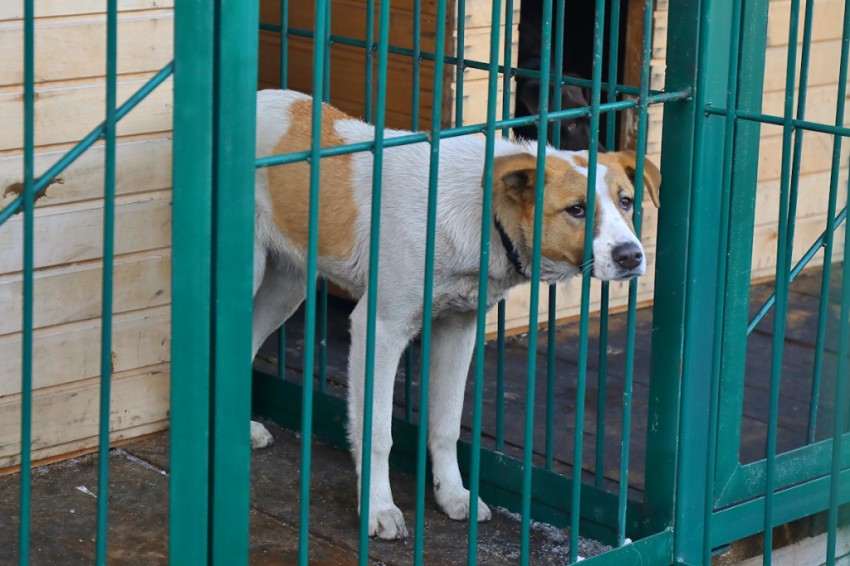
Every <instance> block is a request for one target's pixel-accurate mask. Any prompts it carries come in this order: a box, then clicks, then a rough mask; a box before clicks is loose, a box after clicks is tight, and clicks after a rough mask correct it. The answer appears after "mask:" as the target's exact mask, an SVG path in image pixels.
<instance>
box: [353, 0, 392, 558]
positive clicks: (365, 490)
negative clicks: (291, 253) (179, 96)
mask: <svg viewBox="0 0 850 566" xmlns="http://www.w3.org/2000/svg"><path fill="white" fill-rule="evenodd" d="M378 25H379V33H378V36H379V38H378V96H377V100H376V107H375V150H374V151H375V156H374V161H373V162H372V210H371V215H372V217H371V232H370V234H369V236H370V237H369V286H368V287H369V289H368V291H367V293H368V294H367V299H366V300H367V306H368V308H367V313H366V369H365V373H364V376H365V382H366V383H365V386H364V388H363V442H362V448H363V453H362V458H361V462H362V463H361V475H360V493H361V494H366V496H365V497H361V498H360V549H359V550H360V554H359V563H360V564H361V566H366V564H367V563H368V562H369V497H368V494H369V490H370V487H371V485H372V484H371V481H370V480H371V473H370V472H371V464H372V402H373V399H372V396H373V391H374V383H375V327H376V322H377V314H376V313H377V306H378V258H379V250H380V242H381V183H382V179H383V170H384V126H385V124H386V107H387V56H388V53H389V28H390V0H382V2H381V12H380V20H379V24H378Z"/></svg>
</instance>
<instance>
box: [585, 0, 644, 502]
mask: <svg viewBox="0 0 850 566" xmlns="http://www.w3.org/2000/svg"><path fill="white" fill-rule="evenodd" d="M610 22H611V27H610V34H609V41H610V44H609V47H608V102H614V101H616V100H617V68H618V65H619V63H618V59H619V47H620V0H612V4H611V16H610ZM606 125H607V128H606V132H605V144H606V145H607V147H608V149H609V150H611V149H614V134H615V129H616V125H617V119H616V114H608V115H607V117H606ZM642 135H643V133H641V132H640V131H638V136H639V137H640V136H642ZM635 203H637V199H635ZM610 296H611V290H610V284H609V283H608V281H603V282H602V290H601V293H600V306H599V375H597V386H596V387H597V389H596V391H597V396H596V447H595V453H596V465H595V466H594V479H593V483H594V485H595V486H596V487H602V482H603V480H604V478H605V412H606V406H605V401H606V398H607V395H608V388H607V385H608V307H609V303H610ZM627 355H628V353H627ZM624 424H625V423H624ZM620 481H621V482H622V478H621V479H620Z"/></svg>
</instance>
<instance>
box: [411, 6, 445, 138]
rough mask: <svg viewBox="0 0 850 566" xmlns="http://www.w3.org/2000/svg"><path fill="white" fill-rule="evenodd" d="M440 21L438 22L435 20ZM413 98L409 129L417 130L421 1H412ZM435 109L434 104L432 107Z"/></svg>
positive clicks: (420, 71)
mask: <svg viewBox="0 0 850 566" xmlns="http://www.w3.org/2000/svg"><path fill="white" fill-rule="evenodd" d="M437 21H440V20H437ZM412 63H413V69H412V71H413V85H412V86H413V97H412V100H411V103H410V129H411V130H413V131H414V132H416V131H418V130H419V129H420V128H419V105H420V96H421V93H420V92H419V91H420V90H421V89H422V86H421V83H422V81H421V78H422V0H413V61H412ZM433 106H434V107H435V108H436V106H437V105H436V104H434V105H433Z"/></svg>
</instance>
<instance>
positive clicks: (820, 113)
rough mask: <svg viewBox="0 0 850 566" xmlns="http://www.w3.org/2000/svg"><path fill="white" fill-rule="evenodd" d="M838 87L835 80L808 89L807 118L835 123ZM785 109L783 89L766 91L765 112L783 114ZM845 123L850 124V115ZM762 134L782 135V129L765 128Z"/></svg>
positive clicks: (825, 122) (764, 98)
mask: <svg viewBox="0 0 850 566" xmlns="http://www.w3.org/2000/svg"><path fill="white" fill-rule="evenodd" d="M837 87H838V85H837V84H836V83H835V82H832V83H830V84H827V85H821V86H815V87H811V88H809V89H808V93H807V96H806V98H807V102H806V120H808V121H809V122H816V123H818V124H830V125H832V124H835V106H836V98H837V97H838V88H837ZM798 95H799V91H798ZM847 99H850V96H848V97H847ZM845 104H846V99H845ZM784 109H785V93H784V92H783V91H773V92H765V93H764V97H763V98H762V111H763V112H764V113H765V114H772V115H773V116H782V115H783V113H784ZM844 125H845V126H848V125H850V117H847V118H845V120H844ZM762 135H763V136H770V135H782V129H781V128H777V127H775V126H774V127H770V128H764V129H763V131H762ZM805 135H809V134H805Z"/></svg>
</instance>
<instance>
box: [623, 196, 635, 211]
mask: <svg viewBox="0 0 850 566" xmlns="http://www.w3.org/2000/svg"><path fill="white" fill-rule="evenodd" d="M620 206H622V207H623V209H624V210H629V209H630V208H631V207H632V198H631V197H627V196H622V197H620Z"/></svg>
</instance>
